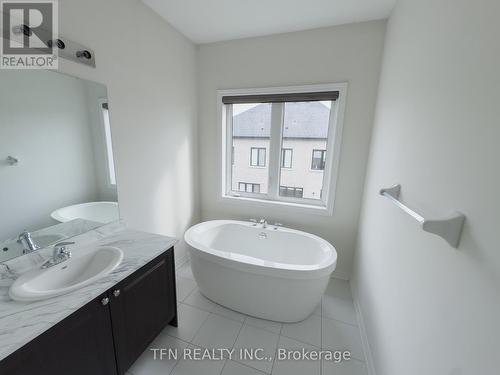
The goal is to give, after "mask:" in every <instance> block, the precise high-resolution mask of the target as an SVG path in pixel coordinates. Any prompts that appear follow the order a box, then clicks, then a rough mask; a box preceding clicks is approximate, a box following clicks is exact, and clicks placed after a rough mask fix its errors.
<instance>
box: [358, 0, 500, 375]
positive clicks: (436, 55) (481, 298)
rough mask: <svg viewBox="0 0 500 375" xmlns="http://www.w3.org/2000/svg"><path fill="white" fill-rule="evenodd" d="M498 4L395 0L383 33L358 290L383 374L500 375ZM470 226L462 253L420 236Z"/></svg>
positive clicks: (485, 0)
mask: <svg viewBox="0 0 500 375" xmlns="http://www.w3.org/2000/svg"><path fill="white" fill-rule="evenodd" d="M499 14H500V2H498V1H496V0H495V1H493V0H476V1H469V0H439V1H437V0H420V1H412V0H400V1H399V3H398V5H397V7H396V10H395V12H394V14H393V15H392V17H391V20H390V22H389V27H388V31H387V39H386V51H385V57H384V62H383V72H382V75H381V82H380V92H379V98H378V105H377V115H376V120H375V128H374V135H373V142H372V146H371V157H370V165H369V171H368V175H367V182H366V188H365V195H364V207H363V214H362V220H361V226H360V234H359V244H358V251H357V257H356V259H357V261H356V267H355V269H356V272H355V274H356V277H355V278H354V281H355V284H356V285H357V287H356V288H355V290H357V292H358V295H359V301H360V302H361V306H362V311H363V315H364V318H365V323H366V328H367V332H368V338H369V341H370V344H371V349H372V352H373V357H374V362H375V367H376V370H377V374H378V375H402V374H404V375H422V374H426V375H469V374H498V373H499V359H498V354H499V353H500V324H499V317H500V251H499V239H500V236H499V223H500V221H499V219H498V217H499V212H500V199H499V195H498V193H499V188H498V187H499V185H500V172H499V171H500V170H499V168H498V162H499V160H500V147H499V146H498V144H499V140H500V126H499V119H500V106H499V105H498V102H499V99H500V97H499V93H500V79H499V71H498V68H499V66H500V48H499V43H498V36H499V35H500V23H499V22H498V15H499ZM394 183H401V185H402V196H401V198H402V199H403V200H404V201H405V202H407V203H408V204H409V205H411V206H412V207H414V208H415V209H417V210H418V211H420V212H422V213H423V214H424V216H426V217H437V218H438V217H442V216H444V215H447V214H448V213H449V212H453V211H454V210H459V211H462V212H463V213H464V214H465V215H466V217H467V219H466V222H465V227H464V231H463V236H462V241H461V245H460V247H459V248H458V249H453V248H451V247H450V246H449V245H448V244H447V243H446V242H445V241H444V240H443V239H441V238H439V237H437V236H434V235H432V234H429V233H426V232H424V231H422V229H421V228H420V226H419V225H418V223H417V222H416V221H415V220H413V219H412V218H410V217H409V216H408V215H406V214H405V213H404V212H402V211H401V210H400V209H398V208H397V207H395V206H394V205H393V204H391V203H390V202H388V201H387V199H384V198H382V197H380V196H378V190H379V189H380V188H381V187H386V186H390V185H391V184H394Z"/></svg>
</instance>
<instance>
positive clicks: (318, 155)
mask: <svg viewBox="0 0 500 375" xmlns="http://www.w3.org/2000/svg"><path fill="white" fill-rule="evenodd" d="M325 163H326V150H313V152H312V161H311V169H312V170H313V171H322V170H324V169H325Z"/></svg>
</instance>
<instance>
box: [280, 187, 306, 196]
mask: <svg viewBox="0 0 500 375" xmlns="http://www.w3.org/2000/svg"><path fill="white" fill-rule="evenodd" d="M280 196H282V197H295V198H302V197H303V196H304V189H303V188H301V187H291V186H280Z"/></svg>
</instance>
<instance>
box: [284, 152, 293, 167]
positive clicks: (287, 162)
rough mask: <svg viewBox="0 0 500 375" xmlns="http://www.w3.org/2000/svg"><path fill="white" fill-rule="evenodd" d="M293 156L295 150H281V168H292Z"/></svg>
mask: <svg viewBox="0 0 500 375" xmlns="http://www.w3.org/2000/svg"><path fill="white" fill-rule="evenodd" d="M292 155H293V150H292V149H291V148H282V149H281V168H292Z"/></svg>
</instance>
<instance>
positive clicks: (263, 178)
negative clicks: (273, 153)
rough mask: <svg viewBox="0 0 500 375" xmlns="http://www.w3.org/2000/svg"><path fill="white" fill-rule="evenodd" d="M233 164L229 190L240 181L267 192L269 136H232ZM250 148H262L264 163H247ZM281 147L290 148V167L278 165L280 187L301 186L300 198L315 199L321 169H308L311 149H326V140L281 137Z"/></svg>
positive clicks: (318, 193) (321, 184) (319, 186)
mask: <svg viewBox="0 0 500 375" xmlns="http://www.w3.org/2000/svg"><path fill="white" fill-rule="evenodd" d="M233 147H234V164H233V172H232V181H231V186H232V189H233V190H235V191H237V190H238V184H239V183H240V182H246V183H254V184H255V183H256V184H259V185H260V192H261V193H266V192H267V185H268V180H269V139H259V138H234V139H233ZM252 147H259V148H265V149H266V166H265V167H256V166H251V165H250V150H251V149H252ZM283 148H289V149H292V150H293V151H292V168H281V175H280V186H289V187H298V188H302V189H303V197H304V198H311V199H319V198H320V193H321V189H322V186H323V171H319V170H312V169H311V158H312V151H313V150H326V140H321V139H289V138H288V139H284V140H283Z"/></svg>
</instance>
